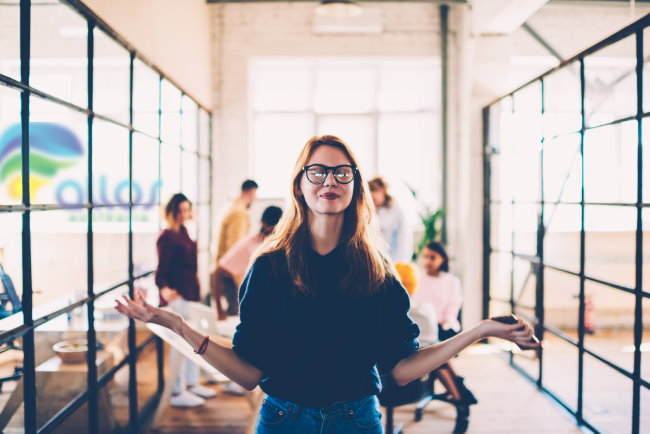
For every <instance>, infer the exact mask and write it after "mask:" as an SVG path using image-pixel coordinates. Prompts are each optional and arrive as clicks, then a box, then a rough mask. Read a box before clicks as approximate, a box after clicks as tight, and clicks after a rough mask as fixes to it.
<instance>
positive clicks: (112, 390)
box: [102, 359, 130, 432]
mask: <svg viewBox="0 0 650 434" xmlns="http://www.w3.org/2000/svg"><path fill="white" fill-rule="evenodd" d="M114 363H115V364H117V363H118V360H117V359H116V360H115V362H114ZM129 378H130V375H129V365H128V364H127V365H125V366H123V367H122V368H120V369H119V370H118V371H117V372H116V373H115V375H114V376H113V379H112V380H111V381H109V383H108V384H107V385H106V386H104V388H103V389H102V393H103V394H104V395H103V396H104V397H105V398H106V402H108V403H109V405H108V407H107V408H108V409H109V410H110V412H111V413H112V417H113V421H114V424H115V426H116V428H115V430H114V431H115V432H128V426H129Z"/></svg>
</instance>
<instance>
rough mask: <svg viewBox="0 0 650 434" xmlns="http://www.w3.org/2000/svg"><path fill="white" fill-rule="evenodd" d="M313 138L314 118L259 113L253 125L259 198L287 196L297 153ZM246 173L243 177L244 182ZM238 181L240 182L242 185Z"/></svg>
mask: <svg viewBox="0 0 650 434" xmlns="http://www.w3.org/2000/svg"><path fill="white" fill-rule="evenodd" d="M313 135H314V117H313V115H311V114H308V113H300V114H261V113H260V114H256V115H255V121H254V123H253V149H254V150H255V152H254V153H253V158H254V162H253V164H254V168H255V171H254V176H255V180H256V181H257V182H258V183H259V185H260V188H259V190H258V192H257V195H258V196H259V197H276V198H278V197H287V196H288V195H289V192H290V190H289V188H290V183H291V174H292V173H291V172H292V171H293V166H294V164H295V162H296V160H297V159H298V153H299V152H300V149H301V148H302V147H303V146H304V144H305V142H307V140H309V138H310V137H311V136H313ZM243 179H245V174H241V180H243ZM241 180H238V182H241Z"/></svg>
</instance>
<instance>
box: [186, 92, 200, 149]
mask: <svg viewBox="0 0 650 434" xmlns="http://www.w3.org/2000/svg"><path fill="white" fill-rule="evenodd" d="M182 104H183V131H182V134H183V149H184V150H186V151H195V152H196V150H197V149H198V143H197V140H198V135H197V133H198V128H199V120H198V109H199V108H198V106H197V105H196V103H195V102H194V101H192V99H191V98H190V97H188V96H186V95H184V96H183V102H182Z"/></svg>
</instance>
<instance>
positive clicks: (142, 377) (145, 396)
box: [136, 344, 158, 412]
mask: <svg viewBox="0 0 650 434" xmlns="http://www.w3.org/2000/svg"><path fill="white" fill-rule="evenodd" d="M156 356H157V351H156V345H154V344H150V345H147V346H146V347H145V348H144V349H143V350H142V352H141V353H140V354H138V361H137V364H136V370H137V372H136V377H137V379H138V411H139V412H141V411H142V410H143V409H144V406H145V405H146V404H147V403H148V402H149V401H151V399H152V398H153V397H154V395H155V394H156V392H157V391H158V368H157V366H158V365H157V357H156Z"/></svg>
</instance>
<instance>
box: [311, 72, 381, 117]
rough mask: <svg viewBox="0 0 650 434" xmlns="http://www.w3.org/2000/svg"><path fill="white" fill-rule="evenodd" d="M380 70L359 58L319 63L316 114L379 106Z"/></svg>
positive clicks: (363, 109) (359, 111) (367, 109)
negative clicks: (377, 101) (358, 59)
mask: <svg viewBox="0 0 650 434" xmlns="http://www.w3.org/2000/svg"><path fill="white" fill-rule="evenodd" d="M377 76H378V73H377V70H376V68H374V67H372V66H371V65H363V64H359V62H358V61H344V60H341V61H329V62H322V63H319V64H318V66H317V69H316V77H315V84H314V110H315V111H316V112H317V113H368V112H371V111H374V110H375V109H376V102H375V98H376V95H375V92H376V89H377V80H378V77H377Z"/></svg>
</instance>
